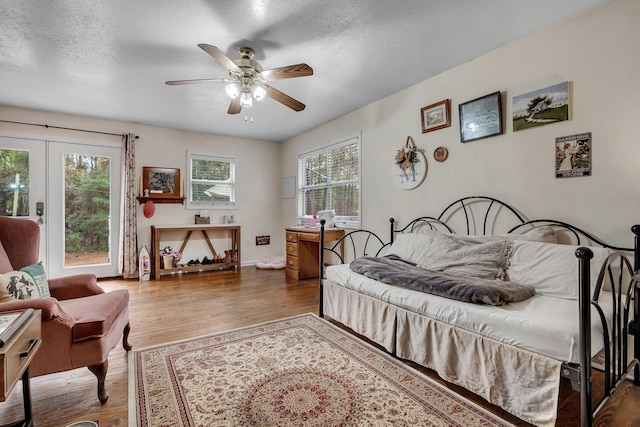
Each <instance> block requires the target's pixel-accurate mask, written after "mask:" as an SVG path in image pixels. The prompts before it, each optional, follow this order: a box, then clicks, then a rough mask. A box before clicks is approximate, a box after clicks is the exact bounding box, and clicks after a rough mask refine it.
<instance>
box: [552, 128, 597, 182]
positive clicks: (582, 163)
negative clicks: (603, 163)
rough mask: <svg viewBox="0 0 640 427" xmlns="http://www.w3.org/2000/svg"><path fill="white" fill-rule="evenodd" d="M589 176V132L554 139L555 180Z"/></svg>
mask: <svg viewBox="0 0 640 427" xmlns="http://www.w3.org/2000/svg"><path fill="white" fill-rule="evenodd" d="M590 175H591V132H586V133H579V134H577V135H569V136H562V137H559V138H556V178H570V177H573V176H590Z"/></svg>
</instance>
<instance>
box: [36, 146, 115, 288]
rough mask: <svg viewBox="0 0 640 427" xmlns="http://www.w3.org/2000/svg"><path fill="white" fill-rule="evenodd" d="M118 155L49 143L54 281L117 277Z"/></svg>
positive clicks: (110, 149)
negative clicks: (84, 275) (85, 275)
mask: <svg viewBox="0 0 640 427" xmlns="http://www.w3.org/2000/svg"><path fill="white" fill-rule="evenodd" d="M120 153H121V151H120V148H119V147H117V148H116V147H104V146H95V145H83V144H67V143H60V142H51V143H49V165H50V166H49V174H48V175H49V179H48V183H49V196H50V197H49V200H50V202H49V211H50V212H49V223H50V224H51V225H50V233H49V242H50V247H51V248H56V250H52V251H51V252H50V258H51V260H50V272H51V274H52V275H54V276H56V277H57V276H66V275H69V274H78V273H92V274H95V275H96V276H98V277H112V276H116V275H118V263H117V255H118V236H119V233H118V229H119V221H120ZM53 224H55V225H56V226H55V227H54V226H53Z"/></svg>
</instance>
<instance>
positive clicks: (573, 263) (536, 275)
mask: <svg viewBox="0 0 640 427" xmlns="http://www.w3.org/2000/svg"><path fill="white" fill-rule="evenodd" d="M578 248H579V246H575V245H561V244H553V243H542V242H522V241H516V242H515V243H514V246H513V251H512V254H511V259H510V262H509V268H508V269H507V276H508V277H509V280H513V281H514V282H516V283H519V284H522V285H528V286H532V287H534V288H535V289H536V293H538V294H542V295H548V296H552V297H557V298H565V299H573V300H576V299H578V258H576V255H575V254H576V249H578ZM589 249H591V251H593V259H592V260H591V286H592V288H593V286H594V284H595V283H596V281H597V280H598V275H599V274H600V267H601V266H602V264H603V263H604V262H605V260H606V259H607V257H608V256H609V255H610V254H611V250H609V249H606V248H600V247H590V248H589Z"/></svg>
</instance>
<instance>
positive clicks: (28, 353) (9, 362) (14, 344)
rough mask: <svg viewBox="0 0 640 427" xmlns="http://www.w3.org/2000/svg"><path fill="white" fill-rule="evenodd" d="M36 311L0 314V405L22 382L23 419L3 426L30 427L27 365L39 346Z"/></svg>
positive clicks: (38, 324)
mask: <svg viewBox="0 0 640 427" xmlns="http://www.w3.org/2000/svg"><path fill="white" fill-rule="evenodd" d="M40 327H41V324H40V310H33V309H27V310H19V311H8V312H3V313H0V362H1V363H2V375H1V376H0V402H4V401H5V400H6V399H7V397H8V396H9V394H10V393H11V390H13V387H14V386H15V385H16V383H17V382H18V379H20V378H21V379H22V398H23V402H24V420H21V421H16V422H14V423H11V424H6V425H5V426H3V427H9V426H10V427H18V426H20V427H31V426H32V425H33V417H32V415H31V387H30V384H29V364H30V363H31V361H32V360H33V357H34V356H35V355H36V353H37V351H38V349H39V348H40V345H41V344H42V338H41V331H40Z"/></svg>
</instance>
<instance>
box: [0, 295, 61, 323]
mask: <svg viewBox="0 0 640 427" xmlns="http://www.w3.org/2000/svg"><path fill="white" fill-rule="evenodd" d="M27 308H32V309H34V310H42V315H41V319H42V321H45V320H51V319H55V318H57V317H60V318H63V319H65V320H67V319H71V316H69V315H68V314H67V313H65V312H64V311H63V310H62V308H60V306H59V305H58V301H57V300H56V299H55V298H35V299H29V300H15V301H9V302H3V303H0V312H5V311H15V310H26V309H27ZM71 320H73V319H71Z"/></svg>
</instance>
